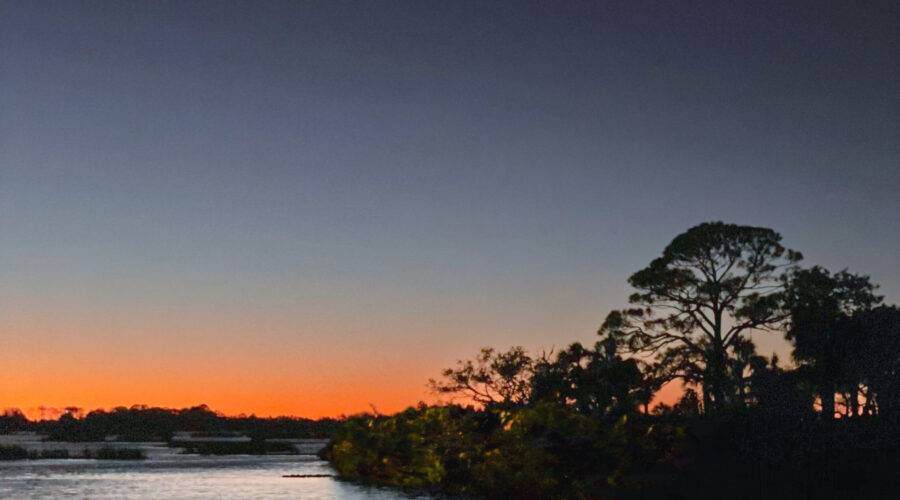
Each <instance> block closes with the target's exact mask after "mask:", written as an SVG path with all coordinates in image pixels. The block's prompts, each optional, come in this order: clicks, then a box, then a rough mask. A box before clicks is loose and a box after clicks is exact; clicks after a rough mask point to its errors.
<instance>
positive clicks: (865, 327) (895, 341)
mask: <svg viewBox="0 0 900 500" xmlns="http://www.w3.org/2000/svg"><path fill="white" fill-rule="evenodd" d="M848 329H849V330H851V331H852V332H853V334H854V340H855V342H854V344H853V347H854V350H853V351H852V352H851V353H849V355H848V356H852V358H850V359H848V360H847V361H848V363H847V367H846V368H845V370H846V372H847V375H848V376H849V377H851V378H852V380H853V381H854V382H855V383H859V384H860V386H861V387H863V388H864V390H865V392H864V394H863V396H864V398H865V403H864V406H863V407H862V408H861V410H862V411H863V412H864V413H865V414H879V415H884V416H886V417H888V418H891V419H893V420H897V419H900V308H898V307H897V306H890V307H888V306H880V307H876V308H873V309H868V310H862V311H856V312H854V314H853V316H852V317H851V318H850V319H849V325H848Z"/></svg>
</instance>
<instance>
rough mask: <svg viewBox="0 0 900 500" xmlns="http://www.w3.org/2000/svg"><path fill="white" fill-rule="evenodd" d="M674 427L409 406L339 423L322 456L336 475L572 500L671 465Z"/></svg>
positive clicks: (536, 412)
mask: <svg viewBox="0 0 900 500" xmlns="http://www.w3.org/2000/svg"><path fill="white" fill-rule="evenodd" d="M683 439H684V433H683V430H682V429H681V428H679V427H676V426H672V425H668V424H663V423H656V424H650V425H648V424H646V423H636V422H632V421H631V420H630V418H629V417H628V416H622V417H619V418H618V419H616V420H602V419H594V418H589V417H586V416H584V415H580V414H578V413H577V412H575V411H572V410H570V409H567V408H564V407H561V406H559V405H556V404H552V403H539V404H537V405H535V406H534V407H532V408H526V409H520V410H515V411H506V410H500V409H489V410H482V411H476V410H474V409H472V408H461V407H458V406H432V407H425V406H420V407H419V408H410V409H408V410H406V411H404V412H401V413H399V414H397V415H394V416H391V417H376V416H359V417H355V418H352V419H350V420H348V421H347V422H346V423H345V424H344V425H343V426H342V427H341V429H340V430H338V432H337V433H336V434H335V435H334V437H333V438H332V440H331V442H330V443H329V444H328V446H327V447H326V448H325V450H323V452H322V455H323V457H324V458H326V459H328V460H329V461H331V463H332V464H333V465H334V467H335V468H336V469H337V471H338V473H339V474H340V475H341V476H342V477H345V478H356V479H366V480H372V481H375V482H378V483H380V484H385V485H390V486H396V487H401V488H407V489H436V490H441V491H445V492H453V493H465V494H471V495H478V496H487V497H491V498H580V497H584V496H585V495H586V494H587V492H588V491H590V490H595V489H597V488H610V487H620V486H624V485H631V486H636V485H638V483H640V482H641V481H642V479H640V477H641V475H642V474H643V475H646V474H647V473H648V472H650V471H653V470H655V469H656V468H657V467H658V466H660V465H661V464H665V463H666V462H667V461H671V460H673V458H674V457H675V455H676V454H677V451H678V449H679V443H680V442H681V441H682V440H683Z"/></svg>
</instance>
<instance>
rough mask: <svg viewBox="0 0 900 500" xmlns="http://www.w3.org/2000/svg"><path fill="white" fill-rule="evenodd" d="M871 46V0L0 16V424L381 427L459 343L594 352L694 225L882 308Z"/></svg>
mask: <svg viewBox="0 0 900 500" xmlns="http://www.w3.org/2000/svg"><path fill="white" fill-rule="evenodd" d="M851 4H852V5H851ZM898 25H900V5H898V4H897V3H896V2H883V1H871V2H858V3H851V2H839V3H838V2H759V1H753V2H719V1H715V2H641V1H622V2H612V1H610V2H499V1H498V2H466V1H458V2H457V1H455V2H432V1H409V2H394V1H383V2H341V1H322V2H313V1H304V2H301V1H290V2H287V1H269V2H236V1H235V2H204V1H194V2H174V1H153V2H149V1H147V2H136V1H108V2H93V1H91V2H86V1H47V2H19V1H10V0H2V1H0V366H2V367H3V369H2V372H0V407H19V408H22V409H24V410H26V411H32V412H33V411H34V410H31V409H33V408H37V407H38V406H40V405H44V406H58V407H62V406H70V405H73V406H80V407H85V408H97V407H105V408H109V407H113V406H118V405H125V406H129V405H132V404H149V405H158V406H167V407H183V406H191V405H196V404H200V403H206V404H208V405H209V406H210V407H212V408H214V409H216V410H219V411H222V412H224V413H226V414H239V413H246V414H251V413H255V414H257V415H282V414H290V415H301V416H308V417H321V416H336V415H340V414H352V413H356V412H360V411H366V410H369V409H370V405H374V406H375V407H376V408H377V409H378V410H379V411H382V412H390V411H397V410H400V409H402V408H404V407H406V406H408V405H411V404H415V403H417V402H418V401H419V400H426V401H432V400H433V399H434V398H433V396H432V395H430V394H429V392H428V390H427V388H426V386H425V383H426V382H427V380H428V378H429V377H435V376H438V375H439V373H440V370H441V369H442V368H444V367H448V366H452V365H453V364H454V362H455V360H457V359H460V358H469V357H472V356H473V355H474V354H475V353H476V352H477V350H478V349H479V348H480V347H482V346H487V345H490V346H495V347H498V348H501V349H505V348H507V347H509V346H512V345H522V346H525V347H526V348H528V349H531V350H535V349H540V348H550V347H552V346H556V347H557V348H559V347H563V346H565V345H568V344H569V343H571V342H575V341H580V342H585V343H593V342H594V341H595V339H596V338H597V337H596V330H597V328H598V326H599V325H600V323H601V322H602V321H603V318H604V317H605V316H606V314H607V313H608V312H609V310H611V309H615V308H620V307H623V306H625V305H626V304H627V301H626V299H627V296H628V294H629V293H630V289H629V287H628V285H627V282H626V280H627V278H628V276H630V275H631V274H632V273H633V272H635V271H637V270H639V269H641V268H642V267H644V266H645V265H647V264H648V263H649V262H650V261H651V260H652V259H653V258H655V257H657V256H659V255H660V253H661V251H662V249H663V248H664V247H665V246H666V245H667V244H668V243H669V242H670V241H671V240H672V238H673V237H675V236H676V235H677V234H679V233H681V232H683V231H684V230H686V229H688V228H689V227H691V226H694V225H696V224H698V223H701V222H706V221H716V220H722V221H726V222H732V223H738V224H747V225H755V226H765V227H770V228H772V229H775V230H776V231H778V232H779V233H780V234H781V235H782V236H783V238H784V239H783V243H784V244H785V246H787V247H790V248H794V249H796V250H799V251H801V252H803V254H804V255H805V257H806V259H805V260H804V264H805V265H809V266H811V265H815V264H818V265H823V266H825V267H827V268H829V269H833V270H839V269H843V268H848V269H849V270H850V271H852V272H857V273H864V274H868V275H870V276H871V277H872V280H873V281H874V282H876V283H879V284H881V289H880V292H881V293H882V294H884V295H885V296H886V302H888V303H897V302H900V266H898V265H897V261H898V256H900V231H898V219H900V196H898V191H900V159H898V158H900V156H898V153H900V82H898V79H900V55H898V54H900V44H898V41H900V34H898V33H900V30H898V29H897V27H898ZM759 342H760V351H763V352H769V351H771V350H773V349H781V350H784V349H785V348H784V345H783V344H782V343H779V341H778V339H777V334H770V335H768V336H766V337H765V338H761V339H759ZM784 352H786V351H784Z"/></svg>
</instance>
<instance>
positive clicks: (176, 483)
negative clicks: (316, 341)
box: [0, 444, 424, 500]
mask: <svg viewBox="0 0 900 500" xmlns="http://www.w3.org/2000/svg"><path fill="white" fill-rule="evenodd" d="M131 446H134V444H132V445H131ZM141 447H142V448H143V449H144V450H145V452H146V453H147V455H148V459H147V460H141V461H118V460H115V461H109V460H85V459H69V460H23V461H15V462H0V498H3V499H19V498H23V499H24V498H91V499H94V498H100V499H112V498H116V499H120V498H121V499H150V498H152V499H162V498H174V499H181V498H184V499H231V498H234V499H255V498H302V499H313V500H315V499H348V500H350V499H363V498H372V499H376V500H399V499H404V498H409V497H406V496H404V495H402V494H400V493H398V492H395V491H391V490H384V489H378V488H373V487H364V486H359V485H355V484H349V483H344V482H340V481H337V480H335V479H332V478H330V477H322V478H285V477H283V476H285V475H289V474H332V473H333V471H332V470H331V468H330V467H329V465H328V464H327V463H326V462H323V461H321V460H319V459H318V458H316V457H315V456H311V455H281V456H273V455H270V456H249V455H232V456H224V457H204V456H197V455H181V454H179V453H178V451H179V450H177V449H175V450H173V449H169V448H165V447H164V445H153V444H142V445H141ZM419 498H424V497H419Z"/></svg>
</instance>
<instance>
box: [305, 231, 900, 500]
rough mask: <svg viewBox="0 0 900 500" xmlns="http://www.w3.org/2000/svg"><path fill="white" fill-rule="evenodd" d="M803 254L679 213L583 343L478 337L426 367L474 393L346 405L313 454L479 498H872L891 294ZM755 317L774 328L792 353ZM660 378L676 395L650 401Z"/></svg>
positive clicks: (884, 435)
mask: <svg viewBox="0 0 900 500" xmlns="http://www.w3.org/2000/svg"><path fill="white" fill-rule="evenodd" d="M800 259H801V255H800V253H799V252H796V251H793V250H789V249H787V248H785V247H784V246H782V244H781V236H780V235H779V234H778V233H776V232H775V231H772V230H771V229H766V228H759V227H748V226H738V225H734V224H724V223H721V222H715V223H707V224H701V225H699V226H696V227H693V228H691V229H689V230H688V231H686V232H685V233H683V234H681V235H678V236H677V237H676V238H675V239H674V240H673V241H672V242H671V243H670V244H669V245H668V246H667V247H666V248H665V249H664V251H663V255H662V256H661V257H659V258H657V259H655V260H653V262H651V263H650V265H649V266H647V267H646V268H645V269H642V270H640V271H638V272H637V273H635V274H633V275H632V276H631V278H630V279H629V283H630V284H631V285H632V286H633V287H634V288H635V289H636V293H634V294H633V295H632V296H631V297H630V299H629V301H630V302H631V303H632V304H633V306H634V307H633V308H631V309H626V310H621V311H612V312H611V313H610V314H609V315H608V316H607V318H606V321H605V322H604V324H603V325H602V327H601V328H600V330H599V332H598V333H599V335H600V337H601V340H600V341H599V342H597V343H596V344H595V345H594V346H593V347H585V346H583V345H582V344H580V343H575V344H572V345H570V346H569V347H567V348H566V349H563V350H561V351H559V352H557V353H556V354H555V355H553V354H552V353H550V354H548V353H543V354H541V355H539V356H531V355H529V354H528V353H527V352H526V351H525V350H524V349H523V348H522V347H513V348H511V349H510V350H508V351H506V352H502V351H496V350H494V349H493V348H484V349H482V350H481V352H480V353H479V354H478V356H476V357H475V359H474V360H472V361H462V360H461V361H459V362H458V363H457V365H456V367H455V368H448V369H446V370H444V371H443V372H442V377H443V378H442V379H439V380H431V381H429V386H430V387H431V388H432V390H433V391H434V392H435V393H437V394H439V395H449V396H451V401H453V400H459V399H462V400H464V401H466V402H469V403H471V404H474V405H475V406H476V408H472V407H468V408H462V407H458V406H434V407H424V406H423V407H419V408H416V409H412V408H411V409H408V410H406V411H405V412H402V413H399V414H397V415H394V416H390V417H388V416H359V417H355V418H352V419H350V420H348V421H347V422H346V423H345V424H344V426H343V427H341V428H340V429H339V430H338V431H337V433H336V434H335V435H334V436H333V438H332V440H331V442H330V443H329V445H328V447H327V448H326V449H325V450H324V452H323V456H324V457H325V458H327V459H328V460H330V461H331V463H332V464H333V465H334V467H335V468H336V469H337V471H338V473H339V474H340V476H341V477H344V478H350V479H362V480H367V481H373V482H376V483H380V484H384V485H390V486H396V487H401V488H408V489H421V488H424V489H434V490H440V491H443V492H450V493H462V494H469V495H475V496H484V497H488V498H582V497H589V498H666V497H668V498H748V499H749V498H767V499H775V498H791V499H793V498H831V497H832V496H837V495H840V496H845V497H847V496H848V495H850V496H849V497H850V498H856V497H857V496H854V495H859V497H865V498H882V497H881V496H878V495H879V493H880V492H883V491H893V492H896V491H898V490H900V484H897V483H898V481H900V480H898V479H897V478H896V474H895V473H894V472H893V471H894V470H895V468H896V466H897V465H898V464H900V451H898V450H900V309H898V308H897V307H895V306H890V307H889V306H882V305H880V303H881V301H882V297H880V296H877V295H875V294H874V290H875V289H876V288H877V286H876V285H874V284H872V283H871V282H870V281H869V278H868V276H860V275H855V274H851V273H849V272H847V271H840V272H838V273H834V274H832V273H830V272H829V271H827V270H825V269H822V268H819V267H813V268H811V269H801V268H800V267H798V266H797V262H798V261H799V260H800ZM753 332H756V333H762V332H767V333H768V334H770V335H771V334H776V333H780V334H782V335H784V337H785V338H786V339H787V340H788V341H790V342H791V343H792V344H793V347H794V349H793V352H792V360H791V361H792V362H791V363H789V364H784V363H782V362H780V360H779V359H778V357H777V356H776V355H774V354H773V355H772V356H771V357H765V356H762V355H760V354H758V353H757V352H756V345H755V343H754V342H753V340H752V337H751V336H750V334H751V333H753ZM673 380H680V381H681V382H682V383H683V384H684V386H685V391H684V393H683V395H682V397H681V399H680V400H679V401H677V402H675V403H673V404H657V405H656V406H655V407H654V408H652V409H651V408H650V405H649V403H650V401H651V400H652V398H653V395H654V393H655V392H656V391H657V390H659V388H660V387H661V386H662V385H664V384H666V383H668V382H670V381H673ZM836 417H840V418H839V419H837V420H835V418H836Z"/></svg>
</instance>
